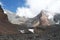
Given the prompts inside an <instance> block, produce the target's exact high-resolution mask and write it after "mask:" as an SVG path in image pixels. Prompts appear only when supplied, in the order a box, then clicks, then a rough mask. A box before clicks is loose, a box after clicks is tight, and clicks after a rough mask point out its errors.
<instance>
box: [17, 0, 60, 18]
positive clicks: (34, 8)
mask: <svg viewBox="0 0 60 40" xmlns="http://www.w3.org/2000/svg"><path fill="white" fill-rule="evenodd" d="M26 5H29V6H30V8H20V7H18V8H17V14H18V15H19V16H26V17H30V18H31V17H34V16H36V15H37V14H38V13H40V11H41V10H42V9H44V10H47V11H51V12H59V13H60V0H26Z"/></svg>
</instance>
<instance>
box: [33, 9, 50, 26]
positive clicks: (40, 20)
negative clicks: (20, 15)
mask: <svg viewBox="0 0 60 40" xmlns="http://www.w3.org/2000/svg"><path fill="white" fill-rule="evenodd" d="M33 19H35V20H34V21H33V26H34V27H37V26H49V25H50V21H49V19H48V15H46V13H45V11H44V10H42V11H41V12H40V14H38V15H37V16H36V17H35V18H33Z"/></svg>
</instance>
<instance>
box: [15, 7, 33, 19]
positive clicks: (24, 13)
mask: <svg viewBox="0 0 60 40" xmlns="http://www.w3.org/2000/svg"><path fill="white" fill-rule="evenodd" d="M16 15H19V16H21V17H26V18H28V17H29V18H31V17H33V15H32V12H31V11H30V9H29V8H24V7H23V8H20V7H18V8H17V11H16Z"/></svg>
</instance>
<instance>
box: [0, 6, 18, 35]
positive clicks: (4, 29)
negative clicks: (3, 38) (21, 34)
mask: <svg viewBox="0 0 60 40" xmlns="http://www.w3.org/2000/svg"><path fill="white" fill-rule="evenodd" d="M18 26H19V25H14V24H12V23H10V22H9V20H8V16H7V15H6V14H5V13H4V11H3V9H2V8H1V6H0V34H18V29H17V27H18Z"/></svg>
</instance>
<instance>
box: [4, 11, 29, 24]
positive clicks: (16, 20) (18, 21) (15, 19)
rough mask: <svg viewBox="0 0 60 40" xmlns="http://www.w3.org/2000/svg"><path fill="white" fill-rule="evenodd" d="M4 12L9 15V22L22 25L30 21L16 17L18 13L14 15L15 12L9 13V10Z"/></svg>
mask: <svg viewBox="0 0 60 40" xmlns="http://www.w3.org/2000/svg"><path fill="white" fill-rule="evenodd" d="M4 12H5V14H7V15H8V19H9V21H10V22H11V23H13V24H18V25H20V24H23V23H25V21H27V20H28V18H25V17H20V16H18V15H16V13H13V12H11V11H9V10H4Z"/></svg>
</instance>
